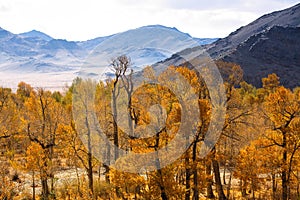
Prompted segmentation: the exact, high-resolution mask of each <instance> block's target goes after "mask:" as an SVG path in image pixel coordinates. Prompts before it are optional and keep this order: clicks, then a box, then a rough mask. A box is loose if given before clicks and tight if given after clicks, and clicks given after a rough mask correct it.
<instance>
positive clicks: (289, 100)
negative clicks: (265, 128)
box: [265, 87, 300, 127]
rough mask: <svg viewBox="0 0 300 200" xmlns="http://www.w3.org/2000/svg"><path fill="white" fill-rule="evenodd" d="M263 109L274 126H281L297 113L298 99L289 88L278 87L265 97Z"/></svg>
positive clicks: (299, 109)
mask: <svg viewBox="0 0 300 200" xmlns="http://www.w3.org/2000/svg"><path fill="white" fill-rule="evenodd" d="M265 109H266V111H267V114H268V116H269V117H270V120H271V121H272V122H273V123H274V124H275V127H283V126H285V125H288V124H289V123H290V121H292V120H293V119H294V118H295V117H297V116H298V115H299V113H300V99H299V98H298V97H297V96H296V95H295V94H293V93H292V92H291V91H290V90H289V89H286V88H284V87H279V88H277V89H276V90H275V92H274V93H271V94H270V95H269V96H268V97H267V99H266V102H265Z"/></svg>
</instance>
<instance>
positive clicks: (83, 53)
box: [0, 25, 215, 88]
mask: <svg viewBox="0 0 300 200" xmlns="http://www.w3.org/2000/svg"><path fill="white" fill-rule="evenodd" d="M213 41H215V39H210V38H204V39H201V38H192V37H191V36H190V35H189V34H187V33H183V32H181V31H179V30H177V29H176V28H170V27H165V26H161V25H151V26H144V27H140V28H137V29H132V30H128V31H125V32H122V33H117V34H113V35H110V36H105V37H98V38H95V39H91V40H87V41H67V40H62V39H54V38H52V37H50V36H49V35H47V34H45V33H42V32H40V31H36V30H33V31H29V32H26V33H21V34H13V33H11V32H9V31H7V30H4V29H2V28H0V76H1V77H2V78H1V80H0V85H2V86H7V87H12V88H15V87H16V86H17V83H18V82H20V81H25V82H28V83H30V84H32V85H33V86H38V87H54V88H55V87H57V86H58V85H59V86H60V87H62V86H64V85H65V83H70V82H71V81H72V79H73V78H75V76H77V75H83V74H85V75H91V74H93V75H99V74H102V73H103V72H105V70H106V71H107V66H108V64H109V62H110V60H111V58H113V57H115V56H118V55H121V54H126V55H128V56H129V57H131V60H132V63H133V68H134V69H135V70H140V69H141V68H142V67H144V66H146V65H150V64H153V63H156V62H159V61H161V60H164V59H166V58H168V57H170V56H171V55H172V54H174V53H176V52H178V51H181V50H183V49H185V48H188V47H194V46H198V45H200V44H208V43H210V42H213Z"/></svg>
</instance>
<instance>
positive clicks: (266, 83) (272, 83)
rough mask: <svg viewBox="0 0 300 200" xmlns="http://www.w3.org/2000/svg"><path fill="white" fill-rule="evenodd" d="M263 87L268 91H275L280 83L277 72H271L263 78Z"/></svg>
mask: <svg viewBox="0 0 300 200" xmlns="http://www.w3.org/2000/svg"><path fill="white" fill-rule="evenodd" d="M262 83H263V88H264V89H266V90H267V91H270V92H272V91H274V90H275V89H276V88H277V87H278V86H279V84H280V82H279V77H278V76H277V75H276V74H274V73H273V74H269V75H268V77H267V78H262Z"/></svg>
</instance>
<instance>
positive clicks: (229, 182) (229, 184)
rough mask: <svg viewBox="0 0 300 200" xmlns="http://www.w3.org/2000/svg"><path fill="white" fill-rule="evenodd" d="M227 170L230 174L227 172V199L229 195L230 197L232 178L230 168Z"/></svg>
mask: <svg viewBox="0 0 300 200" xmlns="http://www.w3.org/2000/svg"><path fill="white" fill-rule="evenodd" d="M229 171H230V174H229V180H228V185H227V194H226V197H227V199H229V197H230V190H231V180H232V174H231V170H229Z"/></svg>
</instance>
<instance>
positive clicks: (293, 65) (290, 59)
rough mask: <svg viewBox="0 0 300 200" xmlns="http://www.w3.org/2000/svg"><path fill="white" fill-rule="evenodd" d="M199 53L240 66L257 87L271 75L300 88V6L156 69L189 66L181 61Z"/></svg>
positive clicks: (177, 56)
mask: <svg viewBox="0 0 300 200" xmlns="http://www.w3.org/2000/svg"><path fill="white" fill-rule="evenodd" d="M200 50H202V51H206V52H207V55H208V56H209V57H210V58H211V59H212V60H223V61H227V62H234V63H237V64H239V65H240V66H241V67H242V69H243V71H244V80H246V81H247V82H249V83H251V84H253V85H255V86H257V87H260V86H261V79H262V78H263V77H266V76H267V75H268V74H270V73H276V74H277V75H278V76H279V77H280V82H281V84H283V85H284V86H286V87H289V88H294V87H296V86H299V81H300V78H299V77H300V4H297V5H295V6H293V7H291V8H288V9H285V10H281V11H276V12H272V13H270V14H266V15H263V16H262V17H260V18H258V19H257V20H255V21H253V22H252V23H250V24H248V25H246V26H243V27H241V28H239V29H237V30H236V31H234V32H232V33H231V34H230V35H229V36H227V37H225V38H222V39H219V40H217V41H215V42H213V43H211V44H208V45H205V46H204V47H203V46H201V47H195V48H188V49H185V50H183V51H181V52H178V53H176V54H174V55H172V57H170V58H168V59H166V60H165V61H163V62H160V63H157V64H156V65H154V67H155V68H156V69H157V68H158V67H159V66H160V65H171V64H173V65H181V64H183V63H186V60H184V59H183V58H182V57H188V55H192V54H195V52H197V51H200ZM196 57H197V56H196ZM157 70H158V69H157Z"/></svg>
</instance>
